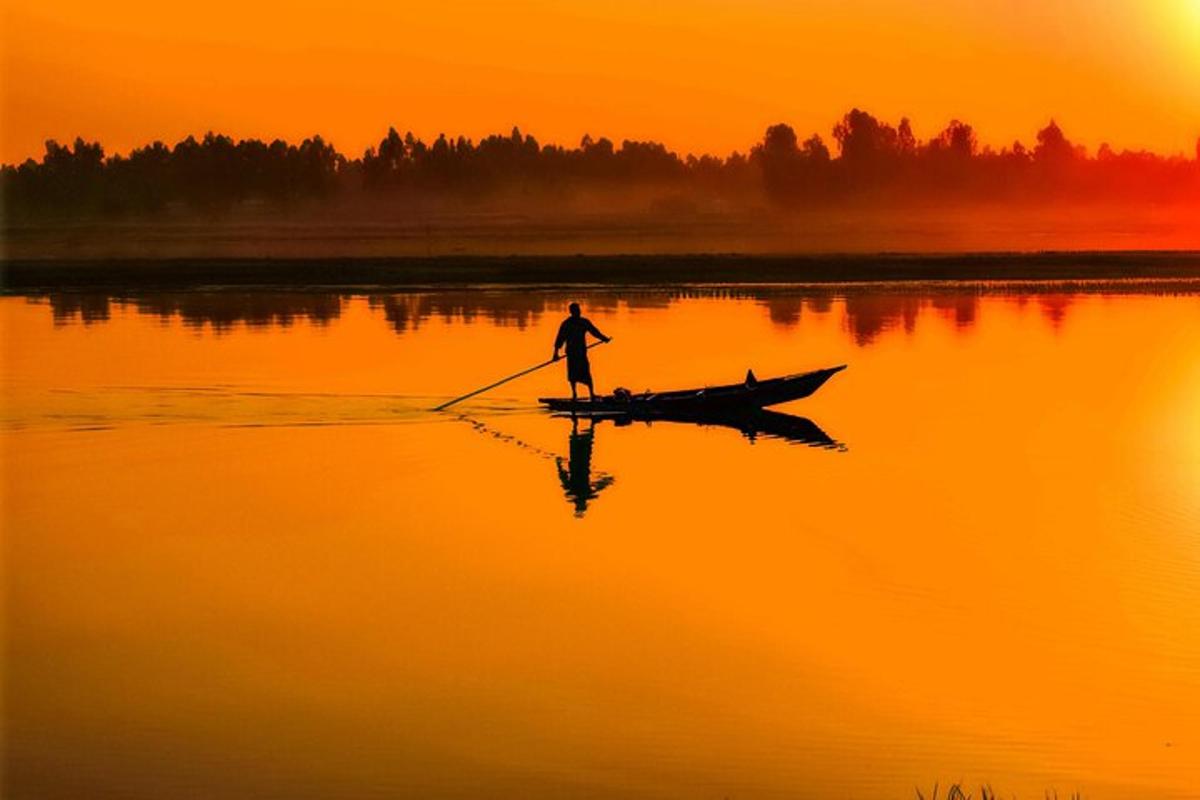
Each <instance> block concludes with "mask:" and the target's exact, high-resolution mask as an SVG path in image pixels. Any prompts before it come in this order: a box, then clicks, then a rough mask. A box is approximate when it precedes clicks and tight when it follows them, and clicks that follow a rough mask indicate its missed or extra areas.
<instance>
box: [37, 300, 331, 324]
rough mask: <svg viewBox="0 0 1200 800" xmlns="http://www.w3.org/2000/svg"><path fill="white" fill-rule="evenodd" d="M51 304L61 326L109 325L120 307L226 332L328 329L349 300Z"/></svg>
mask: <svg viewBox="0 0 1200 800" xmlns="http://www.w3.org/2000/svg"><path fill="white" fill-rule="evenodd" d="M49 301H50V308H51V310H52V312H53V314H54V319H55V320H56V321H57V322H60V323H61V322H65V321H67V320H70V319H74V318H79V319H81V320H82V321H83V322H85V323H90V322H99V321H107V320H108V319H109V317H110V314H111V311H110V309H111V306H112V304H113V303H116V304H118V305H121V306H125V307H132V308H134V309H136V310H137V312H138V313H139V314H144V315H147V316H156V317H159V318H161V319H163V320H168V319H172V318H178V319H179V320H181V321H182V322H183V324H184V325H187V326H188V327H197V328H198V327H202V326H204V325H210V326H212V328H213V329H214V330H217V331H224V330H228V329H230V328H232V327H233V326H234V325H236V324H244V325H249V326H251V327H267V326H272V325H275V326H283V327H287V326H289V325H291V324H293V323H294V322H295V321H297V320H305V321H307V322H310V323H312V324H315V325H327V324H329V323H330V322H332V321H333V320H335V319H337V318H338V317H339V316H340V315H341V313H342V303H343V298H342V297H341V296H340V295H337V294H330V293H328V292H270V291H263V292H244V291H236V292H167V293H163V292H148V293H141V294H133V295H128V294H118V295H113V294H98V293H86V294H80V293H75V292H54V293H52V294H50V295H49Z"/></svg>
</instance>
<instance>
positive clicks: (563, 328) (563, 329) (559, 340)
mask: <svg viewBox="0 0 1200 800" xmlns="http://www.w3.org/2000/svg"><path fill="white" fill-rule="evenodd" d="M566 339H567V323H566V320H563V322H562V323H561V324H559V326H558V336H555V337H554V357H553V359H552V360H553V361H558V350H559V348H560V347H562V346H563V343H564V342H565V341H566Z"/></svg>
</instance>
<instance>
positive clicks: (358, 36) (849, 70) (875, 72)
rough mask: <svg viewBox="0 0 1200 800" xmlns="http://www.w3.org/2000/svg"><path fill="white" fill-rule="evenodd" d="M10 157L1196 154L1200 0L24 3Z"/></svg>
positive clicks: (14, 7) (1, 148)
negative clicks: (391, 152)
mask: <svg viewBox="0 0 1200 800" xmlns="http://www.w3.org/2000/svg"><path fill="white" fill-rule="evenodd" d="M3 5H4V10H3V12H0V13H2V14H3V18H2V19H3V23H2V25H3V27H2V28H0V31H2V33H0V37H2V38H0V44H2V48H3V50H2V54H0V59H2V60H0V66H2V69H0V93H2V105H0V161H3V162H5V163H14V162H17V161H20V160H23V159H25V158H27V157H30V156H35V157H36V156H40V154H41V152H42V150H43V142H44V141H45V140H46V139H50V138H54V139H58V140H60V141H70V140H73V139H74V138H75V137H76V136H83V137H84V138H86V139H89V140H99V141H101V142H102V143H103V144H104V145H105V148H106V151H108V152H110V153H111V152H127V151H128V150H129V149H130V148H132V147H134V146H138V145H141V144H145V143H147V142H150V141H153V140H155V139H161V140H163V141H166V142H168V143H172V142H175V141H178V140H179V139H182V138H184V137H186V136H187V135H189V134H195V135H200V134H203V133H204V132H205V131H208V130H215V131H219V132H223V133H227V134H229V135H231V136H234V137H235V138H242V137H258V138H276V137H281V138H285V139H289V140H298V139H301V138H303V137H305V136H310V135H313V134H317V133H319V134H321V135H323V136H324V137H325V138H326V139H328V140H330V141H332V142H333V143H334V145H335V146H337V147H338V149H339V150H341V151H342V152H344V153H348V154H351V155H359V154H361V152H362V151H363V149H365V148H366V147H367V146H369V145H372V144H375V143H377V142H378V140H379V139H380V138H382V136H383V135H384V134H386V132H387V129H388V127H389V126H395V127H396V128H397V129H399V130H401V131H406V130H412V131H413V132H414V133H416V134H418V135H420V136H422V137H426V138H433V137H436V136H437V134H438V133H441V132H445V133H446V134H448V135H460V134H461V135H465V136H468V137H470V138H475V139H477V138H479V137H481V136H483V135H486V134H489V133H496V132H508V131H509V130H510V129H511V128H512V127H513V126H514V125H516V126H519V127H520V128H521V129H522V130H523V131H525V132H527V133H532V134H534V135H535V136H537V137H538V139H539V140H540V141H542V142H553V143H558V144H564V145H574V144H577V143H578V141H579V140H580V138H581V137H582V136H583V135H584V134H585V133H590V134H591V135H592V136H593V137H598V136H608V137H609V138H611V139H614V140H616V141H620V140H621V139H625V138H630V139H653V140H656V141H662V142H664V143H665V144H667V145H668V146H669V147H671V148H673V149H676V150H678V151H681V152H692V153H716V154H721V155H724V154H728V153H729V152H731V151H733V150H740V151H742V152H745V151H746V150H748V149H749V147H751V146H752V145H753V144H754V143H755V142H756V141H758V140H759V139H760V138H761V137H762V133H763V131H764V130H765V128H766V127H767V126H768V125H770V124H773V123H776V122H787V123H789V124H791V125H793V126H794V127H795V128H796V129H797V131H798V132H799V133H801V134H802V135H808V134H809V133H813V132H817V133H820V134H822V135H823V136H824V137H825V138H826V140H829V138H830V137H829V131H830V129H831V128H832V126H833V124H834V122H835V121H836V120H837V119H838V118H839V117H840V116H841V115H842V114H843V113H844V112H845V111H847V110H849V109H850V108H852V107H856V106H857V107H860V108H863V109H865V110H868V111H870V112H872V113H874V114H876V115H877V116H880V117H882V118H884V119H887V120H889V121H893V122H895V121H896V120H898V119H899V118H900V117H901V116H908V117H910V118H911V119H912V120H913V123H914V128H915V130H916V132H917V134H918V136H922V137H925V136H930V135H933V134H935V133H936V132H937V131H938V130H940V129H941V128H942V127H943V126H944V125H945V124H946V122H948V121H949V120H950V119H953V118H958V119H962V120H965V121H967V122H969V123H971V124H972V125H974V126H975V129H976V130H977V132H978V133H979V138H980V141H981V142H982V143H984V144H990V145H993V146H1003V145H1008V144H1011V143H1012V142H1013V141H1014V140H1015V139H1021V140H1023V141H1025V142H1031V141H1032V140H1033V139H1034V135H1035V133H1036V131H1037V130H1038V129H1039V128H1040V127H1042V126H1043V125H1045V123H1046V122H1047V121H1048V120H1049V119H1050V118H1051V117H1053V118H1055V119H1056V120H1057V121H1058V122H1059V123H1060V124H1061V125H1062V126H1063V128H1064V129H1065V131H1066V132H1067V135H1068V136H1069V137H1071V138H1072V139H1073V140H1075V141H1078V142H1081V143H1083V144H1085V145H1087V146H1088V147H1089V148H1093V149H1094V148H1095V147H1097V146H1098V145H1099V144H1100V143H1101V142H1109V143H1110V144H1111V145H1112V146H1114V147H1116V148H1118V149H1121V148H1135V149H1136V148H1146V149H1151V150H1155V151H1157V152H1161V153H1176V152H1185V153H1187V154H1188V155H1193V154H1194V153H1195V148H1196V141H1197V137H1200V0H924V1H923V2H919V3H918V2H898V1H897V0H813V1H812V2H807V3H804V2H782V0H736V1H735V0H692V2H683V1H682V0H658V1H657V2H654V3H646V2H644V1H643V0H633V1H630V0H609V1H608V2H604V3H584V2H551V1H550V0H509V1H508V2H504V3H498V2H494V0H488V1H485V2H476V0H457V1H456V2H449V3H436V4H435V3H425V4H410V3H397V2H394V0H344V1H343V2H340V3H337V4H332V3H328V2H313V1H312V0H292V2H288V3H266V2H263V3H255V2H247V1H246V0H238V2H232V0H209V1H208V2H206V3H204V4H202V5H201V4H173V3H165V2H162V0H158V1H157V2H146V1H145V0H125V1H123V2H107V3H106V2H97V1H96V0H86V2H84V1H81V0H53V2H46V0H4V4H3Z"/></svg>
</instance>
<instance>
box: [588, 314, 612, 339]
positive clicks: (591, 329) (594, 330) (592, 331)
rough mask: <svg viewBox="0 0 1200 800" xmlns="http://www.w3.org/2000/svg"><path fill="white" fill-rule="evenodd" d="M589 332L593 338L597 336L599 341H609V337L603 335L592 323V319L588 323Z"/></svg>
mask: <svg viewBox="0 0 1200 800" xmlns="http://www.w3.org/2000/svg"><path fill="white" fill-rule="evenodd" d="M587 330H588V333H590V334H591V335H592V336H595V337H596V338H597V339H599V340H601V341H603V342H607V341H608V340H609V337H607V336H605V335H604V334H603V333H601V332H600V329H599V328H597V327H596V326H595V325H593V324H592V321H591V320H590V319H589V320H588V323H587Z"/></svg>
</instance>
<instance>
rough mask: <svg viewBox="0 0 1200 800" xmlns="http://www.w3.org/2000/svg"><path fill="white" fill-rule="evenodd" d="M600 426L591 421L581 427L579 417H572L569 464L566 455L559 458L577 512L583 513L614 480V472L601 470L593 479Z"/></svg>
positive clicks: (562, 480)
mask: <svg viewBox="0 0 1200 800" xmlns="http://www.w3.org/2000/svg"><path fill="white" fill-rule="evenodd" d="M595 433H596V426H595V423H594V422H593V421H591V420H589V421H588V425H587V429H586V430H584V431H580V430H579V420H578V419H577V418H576V417H572V418H571V438H570V442H569V447H570V450H569V452H570V456H569V458H568V460H567V465H566V466H565V467H564V466H563V459H562V458H561V457H560V458H557V459H555V466H557V467H558V480H559V483H561V484H562V489H563V494H564V495H565V496H566V498H567V500H568V501H569V502H571V503H572V504H573V505H574V506H575V516H577V517H582V516H583V515H584V514H585V513H586V512H587V507H588V503H589V502H591V501H592V500H595V499H596V498H597V497H599V495H600V492H602V491H604V490H605V489H606V488H608V487H609V486H611V485H612V484H613V481H614V480H615V479H614V478H613V477H612V476H611V475H606V474H604V473H597V477H596V480H594V481H593V480H592V442H593V439H594V437H595Z"/></svg>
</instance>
